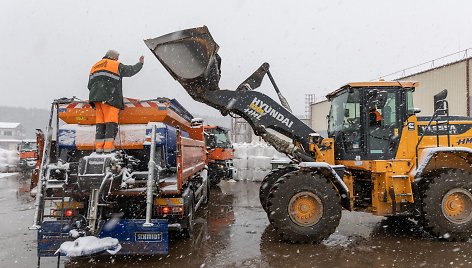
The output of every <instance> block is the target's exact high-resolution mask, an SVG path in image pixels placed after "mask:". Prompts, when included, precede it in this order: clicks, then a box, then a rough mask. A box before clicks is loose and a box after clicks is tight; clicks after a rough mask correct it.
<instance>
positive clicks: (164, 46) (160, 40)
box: [144, 26, 316, 161]
mask: <svg viewBox="0 0 472 268" xmlns="http://www.w3.org/2000/svg"><path fill="white" fill-rule="evenodd" d="M144 42H145V43H146V45H147V46H148V47H149V49H150V50H151V51H152V53H153V54H154V55H155V56H156V57H157V59H158V60H159V61H160V62H161V63H162V65H163V66H164V67H165V68H166V70H167V71H168V72H169V73H170V74H171V75H172V77H174V79H175V80H177V81H178V82H179V83H180V84H181V85H182V86H183V87H184V88H185V90H186V91H187V92H188V93H189V95H190V96H191V97H192V98H193V99H195V100H196V101H199V102H202V103H205V104H207V105H209V106H211V107H213V108H215V109H217V110H219V111H220V112H221V114H222V115H225V116H226V115H228V114H230V113H231V114H236V115H238V116H241V117H243V118H244V119H245V120H246V121H247V122H248V123H249V124H250V125H251V127H252V129H253V130H254V133H255V134H256V135H257V136H260V137H262V138H263V139H264V140H265V141H266V142H268V143H269V144H271V145H272V146H274V148H276V149H277V150H278V151H279V152H282V153H285V154H287V155H289V156H292V157H293V158H295V159H297V160H299V161H314V158H315V156H314V154H313V153H311V152H309V137H310V135H311V134H314V133H316V132H315V131H314V130H313V129H311V128H310V127H308V126H307V125H306V124H304V123H303V122H302V121H301V120H300V119H298V118H297V117H295V116H294V115H293V114H292V113H291V112H290V111H289V110H288V109H289V107H288V104H287V103H285V102H284V99H283V97H282V98H281V100H282V102H283V103H284V106H285V107H287V108H285V107H284V106H282V105H280V104H279V103H277V102H276V101H274V100H273V99H272V98H270V97H269V96H267V95H265V94H263V93H261V92H258V91H254V89H256V88H257V87H259V86H260V84H261V82H262V79H263V77H264V76H265V74H268V75H269V78H271V82H272V83H273V85H274V88H275V89H276V91H277V93H278V95H279V96H281V94H280V92H279V91H278V88H277V87H276V85H275V82H274V81H273V78H272V76H270V73H269V72H268V71H269V65H268V64H267V63H264V64H263V65H262V66H261V67H260V68H259V69H257V70H256V71H255V72H254V74H253V75H251V76H250V77H249V78H248V79H246V80H245V81H244V82H243V83H242V84H241V85H240V86H239V87H238V88H237V90H222V89H220V88H219V80H220V75H221V71H220V67H221V58H220V56H219V55H218V54H217V52H218V48H219V47H218V45H217V44H216V42H215V41H214V40H213V38H212V36H211V34H210V32H209V31H208V29H207V27H205V26H204V27H199V28H193V29H187V30H182V31H178V32H175V33H171V34H167V35H163V36H160V37H157V38H154V39H147V40H145V41H144ZM268 129H272V130H275V131H277V132H279V133H281V134H282V135H284V136H286V137H288V138H290V139H291V140H292V142H291V143H290V142H287V141H286V140H284V139H281V138H279V137H278V136H276V135H274V134H273V133H271V132H269V131H268Z"/></svg>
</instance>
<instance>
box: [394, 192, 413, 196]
mask: <svg viewBox="0 0 472 268" xmlns="http://www.w3.org/2000/svg"><path fill="white" fill-rule="evenodd" d="M412 195H413V194H410V193H408V194H396V195H395V196H412Z"/></svg>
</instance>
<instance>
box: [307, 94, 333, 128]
mask: <svg viewBox="0 0 472 268" xmlns="http://www.w3.org/2000/svg"><path fill="white" fill-rule="evenodd" d="M330 104H331V103H330V102H329V101H327V100H325V101H321V102H317V103H313V104H312V105H311V116H310V122H311V128H313V130H315V131H316V132H318V133H319V134H320V135H321V136H323V137H326V136H327V135H326V133H327V130H328V119H327V118H326V116H327V115H328V113H329V107H330Z"/></svg>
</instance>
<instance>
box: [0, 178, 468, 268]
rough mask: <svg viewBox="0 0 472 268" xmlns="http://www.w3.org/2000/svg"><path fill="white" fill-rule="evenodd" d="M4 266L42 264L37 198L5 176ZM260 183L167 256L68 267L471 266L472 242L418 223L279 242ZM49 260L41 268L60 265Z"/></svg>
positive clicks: (362, 223) (203, 218) (203, 221)
mask: <svg viewBox="0 0 472 268" xmlns="http://www.w3.org/2000/svg"><path fill="white" fill-rule="evenodd" d="M0 183H1V185H2V187H1V188H0V202H1V204H2V205H1V207H0V217H1V220H0V227H1V229H0V230H1V231H0V267H35V265H36V261H37V259H36V241H35V237H36V233H35V232H34V231H29V230H28V226H30V225H31V224H32V220H33V212H34V201H33V200H32V199H31V198H29V196H28V193H27V192H26V188H27V187H26V185H27V181H26V180H25V179H22V178H20V177H19V175H17V174H10V175H2V176H1V177H0ZM258 190H259V184H258V183H256V182H235V183H229V182H222V183H221V184H220V186H219V187H216V188H214V189H213V190H212V192H211V197H210V198H211V202H210V205H208V207H207V208H203V209H202V211H200V213H198V215H197V217H196V220H195V228H194V235H193V238H191V239H182V238H173V239H172V240H171V241H170V250H169V253H170V254H169V255H168V256H154V257H136V256H131V257H127V258H123V257H117V258H111V257H108V256H107V257H100V258H87V259H68V258H65V257H63V258H61V267H74V268H75V267H186V268H187V267H188V268H190V267H472V243H471V242H470V241H469V242H467V243H451V242H444V241H439V240H436V239H432V238H430V237H429V236H428V235H426V234H425V233H424V232H422V231H421V230H420V229H419V227H418V226H417V225H416V224H415V223H414V222H410V221H408V222H403V223H402V224H400V225H398V226H395V225H394V224H391V223H389V222H388V221H386V220H385V219H384V218H382V217H374V216H371V215H369V214H365V213H356V212H344V213H343V217H342V219H341V224H340V226H339V227H338V229H337V232H336V233H335V234H333V235H331V237H330V238H329V239H327V240H325V241H324V242H323V243H322V244H320V245H296V244H287V243H283V242H280V241H279V240H278V237H277V235H276V234H275V233H274V231H273V230H272V228H271V227H270V225H269V222H268V220H267V217H266V214H265V212H264V210H263V209H262V208H261V206H260V204H259V197H258ZM56 263H57V258H43V259H42V260H41V267H56Z"/></svg>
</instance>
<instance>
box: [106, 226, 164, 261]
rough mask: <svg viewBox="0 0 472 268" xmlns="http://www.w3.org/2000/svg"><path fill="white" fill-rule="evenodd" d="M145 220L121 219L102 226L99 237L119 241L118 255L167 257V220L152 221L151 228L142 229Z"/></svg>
mask: <svg viewBox="0 0 472 268" xmlns="http://www.w3.org/2000/svg"><path fill="white" fill-rule="evenodd" d="M144 222H145V220H141V219H122V220H120V221H119V222H117V223H116V224H113V225H111V224H106V223H105V225H104V226H103V228H102V230H101V232H100V234H99V237H100V238H103V237H113V238H116V239H118V240H119V241H120V244H121V246H122V249H121V250H120V251H119V252H118V253H117V254H119V255H135V254H136V255H167V253H168V251H169V235H168V229H167V225H168V224H167V220H157V219H154V220H152V223H153V226H149V227H144V226H143V224H144Z"/></svg>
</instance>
